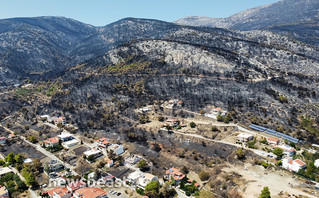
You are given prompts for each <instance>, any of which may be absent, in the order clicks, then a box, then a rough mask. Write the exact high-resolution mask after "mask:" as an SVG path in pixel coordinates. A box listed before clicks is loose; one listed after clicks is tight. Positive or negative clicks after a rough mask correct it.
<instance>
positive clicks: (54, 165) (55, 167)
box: [48, 160, 64, 172]
mask: <svg viewBox="0 0 319 198" xmlns="http://www.w3.org/2000/svg"><path fill="white" fill-rule="evenodd" d="M48 167H49V170H50V171H51V172H56V171H59V170H61V169H63V168H64V166H63V164H62V163H61V162H59V161H57V160H50V162H49V164H48Z"/></svg>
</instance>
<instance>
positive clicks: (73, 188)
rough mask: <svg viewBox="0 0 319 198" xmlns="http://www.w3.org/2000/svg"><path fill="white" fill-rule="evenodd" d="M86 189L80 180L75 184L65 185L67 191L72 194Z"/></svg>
mask: <svg viewBox="0 0 319 198" xmlns="http://www.w3.org/2000/svg"><path fill="white" fill-rule="evenodd" d="M84 187H86V183H85V182H84V181H82V180H78V181H75V182H71V183H69V184H68V185H67V188H68V190H70V191H71V192H74V191H76V190H78V189H80V188H84Z"/></svg>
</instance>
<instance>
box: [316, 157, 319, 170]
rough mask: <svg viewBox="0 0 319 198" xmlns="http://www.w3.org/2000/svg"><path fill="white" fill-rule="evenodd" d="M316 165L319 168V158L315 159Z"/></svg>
mask: <svg viewBox="0 0 319 198" xmlns="http://www.w3.org/2000/svg"><path fill="white" fill-rule="evenodd" d="M315 167H317V168H319V159H316V160H315Z"/></svg>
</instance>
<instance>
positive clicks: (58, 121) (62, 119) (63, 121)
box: [54, 117, 66, 125]
mask: <svg viewBox="0 0 319 198" xmlns="http://www.w3.org/2000/svg"><path fill="white" fill-rule="evenodd" d="M54 123H55V124H56V125H58V124H63V125H66V118H65V117H58V118H55V119H54Z"/></svg>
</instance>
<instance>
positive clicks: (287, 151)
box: [275, 144, 296, 157]
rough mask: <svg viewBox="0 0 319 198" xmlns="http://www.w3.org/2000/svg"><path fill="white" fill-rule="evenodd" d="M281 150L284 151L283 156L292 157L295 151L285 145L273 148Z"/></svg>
mask: <svg viewBox="0 0 319 198" xmlns="http://www.w3.org/2000/svg"><path fill="white" fill-rule="evenodd" d="M276 147H277V148H281V149H282V150H283V151H284V155H285V156H289V157H291V156H293V155H294V154H295V153H296V149H294V148H293V147H291V146H288V145H285V144H282V145H279V146H275V148H276Z"/></svg>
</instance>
